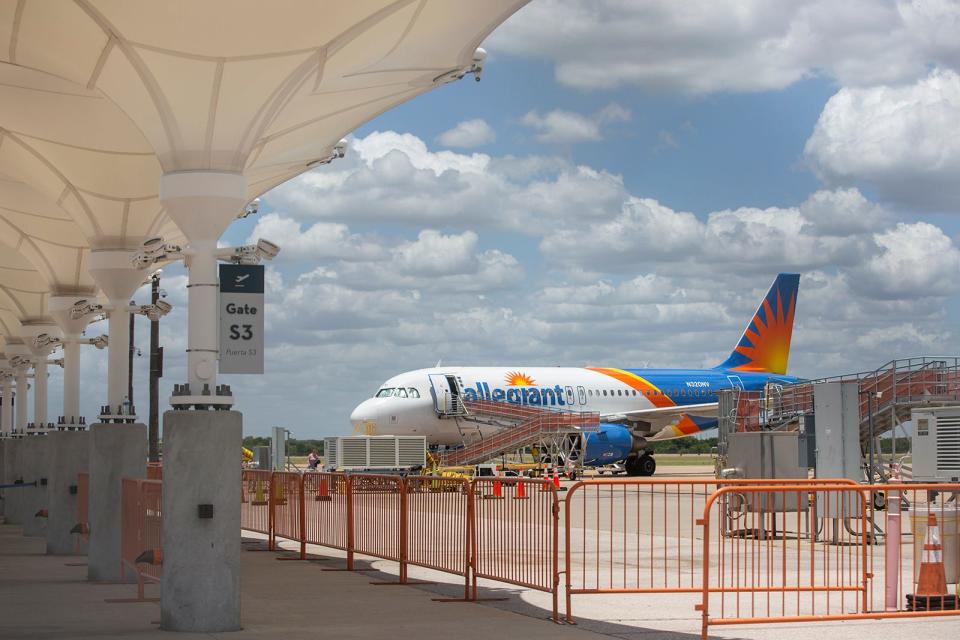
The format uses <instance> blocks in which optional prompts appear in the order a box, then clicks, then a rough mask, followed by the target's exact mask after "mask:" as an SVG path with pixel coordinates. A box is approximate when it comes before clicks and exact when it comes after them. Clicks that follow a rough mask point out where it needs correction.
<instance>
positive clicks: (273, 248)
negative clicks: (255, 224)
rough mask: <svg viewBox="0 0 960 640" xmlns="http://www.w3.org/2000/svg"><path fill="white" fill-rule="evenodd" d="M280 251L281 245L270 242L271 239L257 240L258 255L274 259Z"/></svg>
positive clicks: (266, 258)
mask: <svg viewBox="0 0 960 640" xmlns="http://www.w3.org/2000/svg"><path fill="white" fill-rule="evenodd" d="M278 253H280V247H279V246H277V245H275V244H274V243H272V242H270V241H269V240H264V239H263V238H261V239H259V240H257V255H259V256H260V257H261V258H263V259H265V260H273V259H274V258H276V257H277V254H278Z"/></svg>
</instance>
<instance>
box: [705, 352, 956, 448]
mask: <svg viewBox="0 0 960 640" xmlns="http://www.w3.org/2000/svg"><path fill="white" fill-rule="evenodd" d="M824 382H850V383H854V382H855V383H857V385H858V388H859V392H860V440H861V442H866V441H867V440H869V438H870V433H871V432H872V433H873V434H874V436H880V435H882V434H884V433H886V432H888V431H890V430H892V429H894V428H896V427H897V426H898V425H899V424H901V423H902V422H905V421H907V420H909V419H910V413H911V411H913V410H914V409H917V408H921V407H933V406H948V405H960V357H953V356H951V357H921V358H907V359H900V360H891V361H890V362H888V363H886V364H884V365H883V366H881V367H879V368H877V369H874V370H872V371H865V372H861V373H852V374H847V375H841V376H833V377H830V378H820V379H818V380H807V381H804V382H798V383H796V384H792V385H786V386H783V387H768V388H767V389H766V390H765V391H762V392H760V391H740V392H739V393H737V394H736V397H735V398H734V400H733V404H731V406H730V409H729V410H730V411H731V412H732V413H733V416H731V417H732V418H733V420H734V421H735V424H736V426H735V428H734V431H759V430H784V431H791V430H795V429H796V428H797V427H798V425H799V423H800V420H801V418H802V416H804V415H806V414H810V413H813V389H814V386H815V385H817V384H821V383H824ZM721 413H722V411H721ZM871 423H872V424H871Z"/></svg>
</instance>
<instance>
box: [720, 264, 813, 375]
mask: <svg viewBox="0 0 960 640" xmlns="http://www.w3.org/2000/svg"><path fill="white" fill-rule="evenodd" d="M799 281H800V276H798V275H796V274H785V273H782V274H780V275H779V276H777V279H776V280H775V281H774V283H773V286H772V287H771V288H770V291H769V292H767V295H766V296H764V298H763V301H762V302H761V303H760V307H759V308H758V309H757V312H756V314H754V316H753V319H752V320H751V321H750V324H749V325H748V326H747V328H746V330H745V331H744V332H743V336H742V337H741V338H740V342H738V343H737V346H736V347H734V349H733V353H731V354H730V357H729V358H727V360H726V362H724V363H723V364H722V365H720V366H721V367H722V368H726V369H732V370H734V371H755V372H764V373H775V374H785V373H786V372H787V362H788V360H789V359H790V338H791V336H792V334H793V316H794V312H795V311H796V305H797V291H798V285H799Z"/></svg>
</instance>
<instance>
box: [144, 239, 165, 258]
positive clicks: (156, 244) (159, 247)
mask: <svg viewBox="0 0 960 640" xmlns="http://www.w3.org/2000/svg"><path fill="white" fill-rule="evenodd" d="M163 247H164V242H163V238H161V237H160V236H154V237H152V238H147V239H146V240H144V241H143V245H141V248H142V249H143V253H144V254H146V255H156V254H158V253H162V252H163Z"/></svg>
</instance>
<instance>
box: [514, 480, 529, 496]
mask: <svg viewBox="0 0 960 640" xmlns="http://www.w3.org/2000/svg"><path fill="white" fill-rule="evenodd" d="M525 485H526V483H525V482H524V481H523V476H520V482H518V483H517V495H515V496H514V498H515V499H517V500H527V499H529V497H530V496H528V495H527V487H526V486H525Z"/></svg>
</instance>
